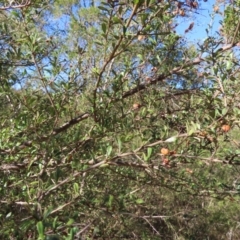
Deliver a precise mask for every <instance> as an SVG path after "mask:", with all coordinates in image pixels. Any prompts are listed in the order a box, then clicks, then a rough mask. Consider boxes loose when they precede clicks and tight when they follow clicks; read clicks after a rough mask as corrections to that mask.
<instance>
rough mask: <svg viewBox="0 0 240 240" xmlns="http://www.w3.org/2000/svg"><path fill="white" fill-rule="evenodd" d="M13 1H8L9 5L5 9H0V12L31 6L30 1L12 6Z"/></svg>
mask: <svg viewBox="0 0 240 240" xmlns="http://www.w3.org/2000/svg"><path fill="white" fill-rule="evenodd" d="M14 2H15V1H10V5H9V6H6V7H0V11H4V10H9V9H17V8H24V7H27V6H29V5H30V4H31V0H27V1H26V2H25V3H18V4H17V5H13V4H14Z"/></svg>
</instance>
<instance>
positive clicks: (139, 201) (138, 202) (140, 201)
mask: <svg viewBox="0 0 240 240" xmlns="http://www.w3.org/2000/svg"><path fill="white" fill-rule="evenodd" d="M136 203H137V204H142V203H144V200H143V199H141V198H139V199H137V200H136Z"/></svg>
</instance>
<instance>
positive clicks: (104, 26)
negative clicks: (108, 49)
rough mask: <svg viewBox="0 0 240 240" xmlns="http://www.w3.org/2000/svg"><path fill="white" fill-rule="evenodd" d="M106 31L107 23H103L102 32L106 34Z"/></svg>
mask: <svg viewBox="0 0 240 240" xmlns="http://www.w3.org/2000/svg"><path fill="white" fill-rule="evenodd" d="M106 30H107V25H106V23H102V31H103V32H104V33H106Z"/></svg>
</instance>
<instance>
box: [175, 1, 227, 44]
mask: <svg viewBox="0 0 240 240" xmlns="http://www.w3.org/2000/svg"><path fill="white" fill-rule="evenodd" d="M216 2H217V1H214V0H208V1H207V2H204V1H201V2H199V9H198V10H197V11H196V10H193V11H190V12H188V17H179V18H178V19H177V22H178V23H179V27H177V29H176V30H177V32H178V33H180V34H181V35H182V36H184V37H185V38H186V39H187V40H188V41H190V42H193V43H196V42H202V41H203V40H204V39H206V38H207V32H206V29H207V28H208V29H209V30H210V31H209V34H210V35H211V36H213V35H215V34H216V32H217V31H219V28H220V26H221V25H220V23H219V22H220V20H222V16H223V14H220V13H214V6H217V4H216ZM218 6H219V9H220V11H222V12H223V9H224V6H222V5H220V4H218ZM192 22H194V27H193V29H192V30H191V31H189V32H188V33H187V34H185V33H184V31H185V30H186V29H187V28H188V26H189V25H190V23H192Z"/></svg>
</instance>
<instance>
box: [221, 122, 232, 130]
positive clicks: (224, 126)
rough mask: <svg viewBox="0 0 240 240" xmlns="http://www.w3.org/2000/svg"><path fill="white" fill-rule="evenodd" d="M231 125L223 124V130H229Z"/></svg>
mask: <svg viewBox="0 0 240 240" xmlns="http://www.w3.org/2000/svg"><path fill="white" fill-rule="evenodd" d="M230 129H231V127H230V126H229V125H228V124H224V125H222V131H223V132H229V131H230Z"/></svg>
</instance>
